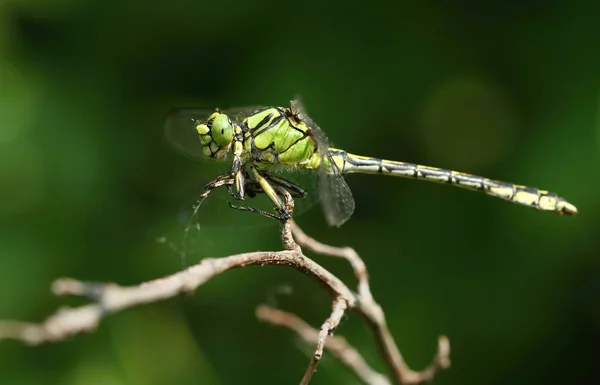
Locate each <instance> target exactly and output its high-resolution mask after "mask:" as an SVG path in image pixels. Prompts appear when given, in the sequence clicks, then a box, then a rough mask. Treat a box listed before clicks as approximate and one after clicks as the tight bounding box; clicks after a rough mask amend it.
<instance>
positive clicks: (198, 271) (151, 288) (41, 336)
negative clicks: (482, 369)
mask: <svg viewBox="0 0 600 385" xmlns="http://www.w3.org/2000/svg"><path fill="white" fill-rule="evenodd" d="M282 195H284V198H285V199H286V204H288V207H290V206H291V209H290V211H291V210H293V201H292V200H291V197H290V196H289V194H287V195H286V192H285V191H284V192H283V193H282ZM292 233H293V234H295V236H296V238H297V240H298V243H299V244H301V245H305V246H306V247H307V248H310V249H312V250H313V251H316V252H318V253H322V254H326V255H333V256H339V257H344V258H346V259H347V260H348V261H349V262H350V263H351V265H352V267H353V269H354V271H355V274H356V276H357V278H358V281H359V285H358V294H354V293H353V292H352V291H351V290H350V289H349V288H348V287H347V286H346V285H345V284H344V283H343V282H342V281H341V280H340V279H338V278H337V277H336V276H334V275H333V274H331V273H330V272H329V271H327V270H326V269H324V268H323V267H321V266H320V265H319V264H317V263H316V262H314V261H313V260H311V259H310V258H308V257H306V256H305V255H304V254H303V252H302V250H301V248H300V246H299V245H298V244H297V243H296V242H295V241H294V238H293V237H292ZM281 239H282V244H283V248H284V250H283V251H278V252H272V251H263V252H254V253H244V254H238V255H233V256H229V257H223V258H205V259H203V260H202V261H201V262H200V263H198V264H196V265H194V266H191V267H189V268H187V269H185V270H183V271H180V272H178V273H175V274H172V275H169V276H166V277H163V278H160V279H156V280H152V281H148V282H144V283H141V284H139V285H135V286H120V285H117V284H114V283H106V284H104V283H93V282H82V281H79V280H75V279H71V278H61V279H58V280H56V281H55V282H54V284H53V291H54V293H55V294H56V295H60V296H65V295H75V296H83V297H88V298H90V299H91V300H92V301H93V302H94V303H91V304H88V305H84V306H80V307H75V308H64V309H59V310H57V311H56V312H55V313H54V314H53V315H51V316H50V317H48V318H47V319H46V320H45V321H43V322H41V323H39V324H36V323H26V322H19V321H0V339H17V340H20V341H22V342H24V343H27V344H30V345H38V344H41V343H43V342H55V341H61V340H64V339H66V338H68V337H71V336H74V335H76V334H80V333H83V332H89V331H92V330H94V329H95V328H97V327H98V325H99V323H100V322H101V320H102V319H103V318H104V317H106V316H108V315H109V314H112V313H115V312H118V311H121V310H124V309H127V308H131V307H134V306H138V305H141V304H146V303H151V302H157V301H159V300H163V299H167V298H171V297H174V296H176V295H178V294H180V293H186V292H191V291H194V290H196V289H197V288H198V287H199V286H201V285H203V284H204V283H206V282H207V281H208V280H210V279H211V278H213V277H215V276H217V275H220V274H222V273H224V272H226V271H228V270H231V269H233V268H237V267H245V266H249V265H259V266H264V265H286V266H291V267H293V268H295V269H297V270H299V271H302V272H304V273H305V274H307V275H309V276H311V277H313V278H314V279H315V280H317V282H319V283H320V284H321V285H322V286H323V287H324V288H325V289H326V290H327V291H328V292H329V294H330V295H331V296H332V312H331V314H330V316H329V317H328V318H327V320H326V321H325V322H324V323H323V325H322V327H321V329H320V331H316V330H314V329H311V328H310V327H309V326H308V325H306V324H303V323H302V321H301V320H299V319H298V318H293V317H294V316H292V315H289V314H287V313H283V312H280V313H276V310H274V309H271V313H270V316H269V312H268V311H266V310H265V309H266V308H264V307H263V308H261V309H262V311H259V316H261V318H262V319H264V320H267V321H269V322H272V323H275V324H279V325H284V326H287V327H289V328H291V329H292V330H295V331H296V332H298V334H300V335H301V336H303V338H304V339H305V340H306V341H309V340H310V341H311V342H313V343H314V342H316V343H317V346H316V349H315V352H314V354H313V356H312V358H311V361H310V364H309V366H308V368H307V370H306V372H305V375H304V377H303V379H302V382H301V384H308V382H309V381H310V379H311V377H312V375H313V374H314V372H315V369H316V366H317V364H318V363H319V361H320V359H321V357H322V355H323V349H324V348H328V349H330V350H331V351H332V352H334V353H335V354H336V355H337V356H338V357H340V359H341V360H342V362H344V363H345V364H346V365H347V366H348V367H350V368H351V369H352V370H354V372H355V373H357V375H358V376H359V377H360V378H361V379H363V381H365V382H366V383H367V384H386V383H387V382H383V376H381V375H380V374H378V373H376V372H374V371H373V370H371V369H370V368H369V367H368V365H367V364H366V363H365V362H364V360H363V359H362V357H360V355H359V354H358V353H357V352H356V350H355V349H353V348H352V347H351V346H349V345H348V343H347V342H346V341H345V340H344V339H342V338H341V337H330V338H328V337H329V336H330V334H332V333H333V330H334V329H335V328H336V327H337V326H338V325H339V323H340V320H341V318H342V317H343V315H344V314H345V312H346V311H347V310H351V309H356V310H358V311H359V312H360V313H361V314H362V315H363V316H365V318H366V319H367V320H368V321H369V324H370V325H371V327H372V329H373V330H374V332H375V335H376V337H377V339H378V341H379V343H380V345H381V347H382V351H383V354H384V356H385V358H386V361H387V362H388V365H389V366H390V367H391V368H392V372H393V373H394V375H395V376H394V379H395V380H396V381H397V382H398V383H401V384H417V383H421V382H425V381H429V380H431V379H432V378H433V376H434V375H435V374H436V372H437V371H438V370H439V369H441V368H446V367H448V366H449V359H448V356H449V350H450V349H449V343H448V340H447V339H446V338H445V337H440V340H439V346H438V353H437V354H436V357H435V359H434V361H433V363H432V364H431V365H430V366H429V367H428V368H427V369H425V370H424V371H423V372H414V371H412V370H411V369H410V368H408V366H407V365H406V363H405V362H404V361H403V359H402V356H401V355H400V353H399V351H398V349H397V347H396V344H395V342H394V340H393V338H392V336H391V334H390V332H389V329H388V327H387V325H386V323H385V318H384V316H383V311H382V310H381V307H380V306H379V305H378V304H377V303H376V302H375V301H374V300H373V297H372V295H371V292H370V289H369V283H368V274H367V270H366V268H365V265H364V263H363V261H362V260H361V259H360V257H359V256H358V254H356V252H355V251H354V250H353V249H350V248H336V247H331V246H327V245H323V244H321V243H319V242H317V241H315V240H314V239H312V238H310V237H308V236H307V235H305V234H304V233H303V232H302V231H301V230H300V229H299V228H298V227H297V226H296V225H295V224H293V223H292V222H291V221H287V222H285V223H284V224H283V226H282V230H281ZM259 310H260V309H259ZM265 314H266V315H265ZM286 314H287V315H286ZM282 319H287V321H281V320H282Z"/></svg>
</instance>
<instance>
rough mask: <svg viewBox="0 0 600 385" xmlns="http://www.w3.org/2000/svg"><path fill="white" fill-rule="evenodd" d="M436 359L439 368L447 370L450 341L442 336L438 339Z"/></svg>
mask: <svg viewBox="0 0 600 385" xmlns="http://www.w3.org/2000/svg"><path fill="white" fill-rule="evenodd" d="M436 358H437V362H438V365H439V366H440V368H442V369H447V368H449V367H450V340H449V339H448V337H446V336H444V335H441V336H439V337H438V352H437V357H436Z"/></svg>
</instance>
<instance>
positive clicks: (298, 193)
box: [246, 171, 307, 198]
mask: <svg viewBox="0 0 600 385" xmlns="http://www.w3.org/2000/svg"><path fill="white" fill-rule="evenodd" d="M261 174H262V175H263V176H264V177H265V179H267V180H268V181H269V182H270V183H271V184H272V185H274V186H279V187H282V188H284V189H286V190H287V191H288V192H289V193H290V195H291V196H292V197H294V198H306V195H307V192H306V190H304V189H303V188H302V187H300V186H298V185H297V184H295V183H293V182H290V181H289V180H287V179H284V178H282V177H280V176H278V175H275V174H272V173H270V172H266V171H262V172H261ZM252 182H253V183H252V184H250V183H249V182H247V183H246V194H247V195H248V196H250V197H251V198H254V197H255V196H256V194H265V192H264V191H263V189H262V188H261V187H260V184H258V183H257V182H255V181H252Z"/></svg>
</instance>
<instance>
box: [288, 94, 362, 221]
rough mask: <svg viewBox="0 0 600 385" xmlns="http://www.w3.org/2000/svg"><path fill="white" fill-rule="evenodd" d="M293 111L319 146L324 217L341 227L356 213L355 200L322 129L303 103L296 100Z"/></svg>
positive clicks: (320, 186)
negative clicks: (309, 114)
mask: <svg viewBox="0 0 600 385" xmlns="http://www.w3.org/2000/svg"><path fill="white" fill-rule="evenodd" d="M291 109H292V111H294V112H295V113H297V114H298V117H299V118H300V119H302V120H303V121H304V122H305V123H306V125H307V126H308V127H310V129H311V136H312V137H313V139H314V140H315V142H316V144H317V153H318V154H319V155H320V156H321V164H320V166H319V199H320V201H321V207H322V208H323V215H324V216H325V220H326V221H327V224H328V225H329V226H336V227H340V226H341V225H343V224H344V222H346V221H347V220H348V219H349V218H350V217H351V216H352V214H353V213H354V198H353V197H352V191H351V190H350V187H349V186H348V184H347V183H346V180H345V179H344V176H343V175H342V172H341V171H340V169H339V168H338V166H337V164H336V163H335V162H334V161H333V159H332V158H331V157H330V156H329V139H327V135H325V133H324V132H323V130H321V128H320V127H319V126H318V125H317V124H316V123H315V122H314V121H313V120H312V119H311V118H310V117H309V116H308V115H307V114H306V110H305V109H304V106H303V105H302V103H301V102H300V101H299V100H298V99H296V100H293V101H292V103H291Z"/></svg>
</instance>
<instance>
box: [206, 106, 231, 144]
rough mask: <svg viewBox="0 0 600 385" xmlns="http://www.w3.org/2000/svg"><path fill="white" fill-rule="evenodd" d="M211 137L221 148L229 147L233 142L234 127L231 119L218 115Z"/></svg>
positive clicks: (213, 124)
mask: <svg viewBox="0 0 600 385" xmlns="http://www.w3.org/2000/svg"><path fill="white" fill-rule="evenodd" d="M210 133H211V136H212V138H213V140H214V141H215V143H216V144H218V145H219V147H224V146H227V145H228V144H230V143H231V141H232V140H233V127H232V126H231V122H230V121H229V117H228V116H227V115H225V114H217V116H216V117H215V118H214V120H213V122H212V127H211V129H210Z"/></svg>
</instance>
